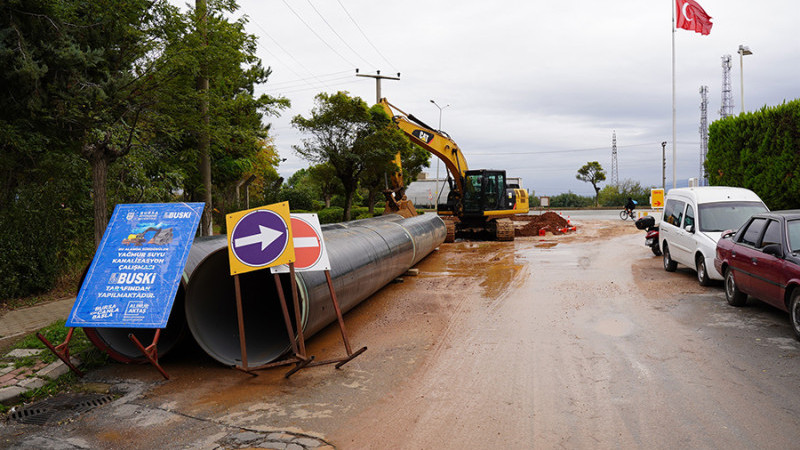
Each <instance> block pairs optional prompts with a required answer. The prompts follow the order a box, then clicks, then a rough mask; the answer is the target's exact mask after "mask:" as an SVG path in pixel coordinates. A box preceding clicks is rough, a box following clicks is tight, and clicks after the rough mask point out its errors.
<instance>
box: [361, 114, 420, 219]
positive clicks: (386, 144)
mask: <svg viewBox="0 0 800 450" xmlns="http://www.w3.org/2000/svg"><path fill="white" fill-rule="evenodd" d="M371 111H372V113H373V114H376V115H380V116H382V117H385V118H386V120H382V119H380V122H383V123H384V128H383V129H380V130H379V131H378V132H377V133H375V134H374V135H373V136H372V137H371V142H370V143H369V145H373V146H377V147H381V148H384V149H387V150H391V153H392V155H391V157H390V158H388V159H386V154H385V153H377V154H375V155H374V156H375V157H376V158H380V159H375V160H373V161H370V162H369V166H368V167H367V169H366V171H365V173H364V176H363V177H362V180H361V186H362V187H363V188H364V189H366V191H367V206H368V207H369V213H370V214H374V213H375V202H376V200H377V198H378V194H379V193H381V192H383V191H384V190H386V189H387V188H390V189H391V188H392V186H391V185H390V186H387V183H391V182H390V181H389V179H390V178H391V176H392V174H395V173H397V171H398V167H397V165H396V164H395V162H394V158H395V156H396V155H397V154H398V153H399V154H400V166H401V168H400V172H401V173H402V176H403V186H408V185H409V184H411V182H413V181H414V180H416V179H417V176H418V175H419V174H420V172H422V169H423V168H424V167H429V166H430V158H431V155H430V153H428V151H427V150H425V149H423V148H421V147H419V146H418V145H416V144H414V143H412V142H411V141H410V140H409V139H408V137H407V136H406V135H405V133H403V132H402V131H400V130H399V129H398V128H397V127H396V126H395V125H394V124H393V123H392V121H391V118H389V117H388V116H386V112H385V111H384V110H383V108H381V107H379V106H374V107H373V108H372V110H371Z"/></svg>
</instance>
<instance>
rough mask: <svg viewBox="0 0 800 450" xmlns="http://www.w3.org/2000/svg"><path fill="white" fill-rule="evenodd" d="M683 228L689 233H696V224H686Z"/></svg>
mask: <svg viewBox="0 0 800 450" xmlns="http://www.w3.org/2000/svg"><path fill="white" fill-rule="evenodd" d="M683 229H684V230H686V231H687V232H689V233H694V225H686V226H685V227H683Z"/></svg>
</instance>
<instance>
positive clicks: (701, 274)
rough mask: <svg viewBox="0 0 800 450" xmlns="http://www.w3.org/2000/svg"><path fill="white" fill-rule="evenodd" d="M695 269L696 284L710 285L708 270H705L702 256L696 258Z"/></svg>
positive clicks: (704, 260)
mask: <svg viewBox="0 0 800 450" xmlns="http://www.w3.org/2000/svg"><path fill="white" fill-rule="evenodd" d="M695 267H697V282H698V283H700V286H708V285H710V284H711V279H710V278H708V270H706V259H705V258H703V255H698V256H697V260H696V261H695Z"/></svg>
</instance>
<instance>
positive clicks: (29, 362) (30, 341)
mask: <svg viewBox="0 0 800 450" xmlns="http://www.w3.org/2000/svg"><path fill="white" fill-rule="evenodd" d="M64 324H65V321H64V320H59V321H57V322H54V323H52V324H50V325H48V326H46V327H44V328H42V329H41V330H39V333H41V334H42V335H43V336H44V337H45V338H46V339H47V340H48V341H50V343H51V344H52V345H53V346H56V345H59V344H61V343H62V342H64V339H66V337H67V333H68V332H69V329H68V328H67V327H65V326H64ZM17 348H29V349H44V351H43V352H42V353H41V354H39V355H35V356H27V357H25V358H15V359H13V361H10V360H9V359H8V358H5V357H4V356H0V364H1V363H3V362H7V361H10V362H13V364H14V366H15V367H31V366H33V365H35V364H36V363H37V362H40V361H41V362H45V363H51V362H54V361H56V360H58V357H57V356H56V355H54V354H53V353H52V352H51V351H49V350H47V346H46V345H44V343H42V341H40V340H39V338H37V337H36V333H31V334H29V335H27V336H25V337H24V338H22V339H21V340H20V341H18V342H17V343H16V344H14V345H13V346H12V347H11V350H13V349H17ZM6 353H7V352H6ZM69 353H70V355H71V356H77V357H78V358H80V360H81V366H80V369H81V370H82V371H84V372H86V371H88V370H92V369H96V368H98V367H102V366H104V365H106V364H107V363H108V355H107V354H106V353H105V352H103V351H101V350H99V349H97V347H95V346H94V345H93V344H92V343H91V341H89V339H88V338H87V337H86V334H84V332H83V329H81V328H76V329H75V331H74V332H73V334H72V339H70V342H69ZM78 380H79V378H78V377H77V376H76V375H75V374H74V373H72V372H71V371H70V372H67V373H66V374H64V375H62V376H60V377H58V379H56V380H52V381H49V382H48V383H47V384H45V385H44V386H42V387H40V388H38V389H32V390H30V391H28V392H26V393H24V394H22V400H23V402H25V403H28V402H34V401H38V400H41V399H44V398H47V397H51V396H53V395H56V394H58V393H61V392H66V391H70V390H73V389H74V388H75V387H76V385H77V384H78ZM8 409H9V407H7V406H3V405H0V414H4V413H6V412H7V411H8Z"/></svg>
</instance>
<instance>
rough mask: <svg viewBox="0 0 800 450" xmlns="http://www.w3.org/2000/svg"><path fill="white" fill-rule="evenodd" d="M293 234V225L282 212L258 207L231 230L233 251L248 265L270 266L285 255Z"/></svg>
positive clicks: (252, 266)
mask: <svg viewBox="0 0 800 450" xmlns="http://www.w3.org/2000/svg"><path fill="white" fill-rule="evenodd" d="M289 237H290V235H289V227H288V226H287V224H286V221H285V220H284V218H283V217H282V216H281V215H280V214H278V213H277V212H275V211H272V210H269V209H256V210H253V211H250V212H248V213H247V214H245V215H244V216H242V217H241V218H240V219H238V221H237V222H236V225H235V226H234V227H233V230H232V231H231V236H230V251H231V253H232V254H233V256H234V257H235V258H236V259H237V260H238V261H239V262H241V263H242V264H244V265H245V266H249V267H251V268H263V267H269V266H270V264H272V263H274V262H275V261H277V260H278V258H280V257H281V256H282V255H283V254H284V252H285V251H286V249H287V245H288V243H289ZM232 268H233V267H232ZM237 272H238V271H237Z"/></svg>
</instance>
